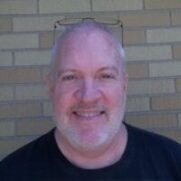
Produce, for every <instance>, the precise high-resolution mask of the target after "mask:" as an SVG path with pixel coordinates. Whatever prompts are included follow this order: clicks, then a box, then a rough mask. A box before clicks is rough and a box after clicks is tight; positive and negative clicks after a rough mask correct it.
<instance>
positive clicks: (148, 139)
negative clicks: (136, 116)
mask: <svg viewBox="0 0 181 181" xmlns="http://www.w3.org/2000/svg"><path fill="white" fill-rule="evenodd" d="M126 127H127V130H128V136H130V138H133V140H134V142H136V144H137V145H142V147H144V148H145V149H147V150H151V151H152V152H160V153H167V154H169V155H171V156H176V157H179V159H180V161H181V154H180V153H181V144H179V143H177V142H176V141H174V140H171V139H170V138H167V137H165V136H162V135H159V134H156V133H152V132H149V131H147V130H143V129H140V128H136V127H133V126H131V125H128V124H126Z"/></svg>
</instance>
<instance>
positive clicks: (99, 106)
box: [71, 103, 106, 110]
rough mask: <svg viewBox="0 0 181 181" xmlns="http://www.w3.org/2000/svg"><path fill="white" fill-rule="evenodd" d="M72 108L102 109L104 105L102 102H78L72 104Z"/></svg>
mask: <svg viewBox="0 0 181 181" xmlns="http://www.w3.org/2000/svg"><path fill="white" fill-rule="evenodd" d="M71 109H72V110H80V109H92V110H94V109H98V110H100V109H101V110H102V109H106V107H105V105H103V104H95V103H86V104H85V103H79V104H76V105H74V106H72V108H71Z"/></svg>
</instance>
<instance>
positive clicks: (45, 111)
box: [43, 101, 53, 116]
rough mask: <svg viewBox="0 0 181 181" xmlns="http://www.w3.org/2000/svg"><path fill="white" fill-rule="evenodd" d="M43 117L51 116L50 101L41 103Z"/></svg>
mask: <svg viewBox="0 0 181 181" xmlns="http://www.w3.org/2000/svg"><path fill="white" fill-rule="evenodd" d="M43 115H45V116H52V115H53V108H52V103H51V102H50V101H49V102H44V103H43Z"/></svg>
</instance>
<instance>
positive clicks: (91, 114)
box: [73, 111, 105, 118]
mask: <svg viewBox="0 0 181 181" xmlns="http://www.w3.org/2000/svg"><path fill="white" fill-rule="evenodd" d="M104 113H105V112H104V111H74V112H73V114H75V115H76V116H79V117H82V118H94V117H97V116H100V115H102V114H104Z"/></svg>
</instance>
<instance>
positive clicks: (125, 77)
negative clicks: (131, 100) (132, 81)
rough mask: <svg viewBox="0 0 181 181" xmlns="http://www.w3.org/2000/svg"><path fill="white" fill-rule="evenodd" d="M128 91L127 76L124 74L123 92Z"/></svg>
mask: <svg viewBox="0 0 181 181" xmlns="http://www.w3.org/2000/svg"><path fill="white" fill-rule="evenodd" d="M127 89H128V74H127V73H125V75H124V90H125V91H127Z"/></svg>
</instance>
